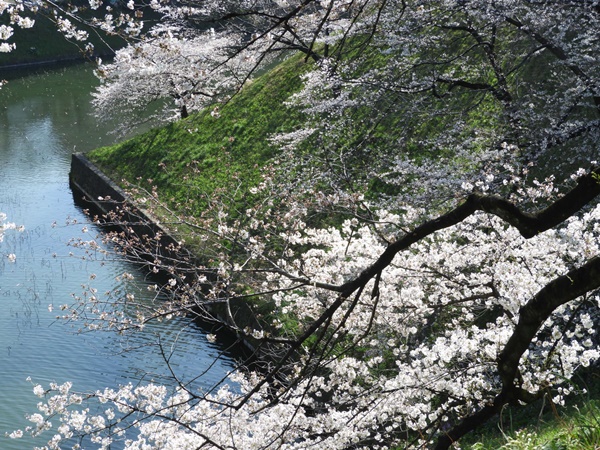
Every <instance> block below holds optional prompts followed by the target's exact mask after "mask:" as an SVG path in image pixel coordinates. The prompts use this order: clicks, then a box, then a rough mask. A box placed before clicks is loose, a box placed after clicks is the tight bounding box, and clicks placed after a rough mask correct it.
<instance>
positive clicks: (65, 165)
mask: <svg viewBox="0 0 600 450" xmlns="http://www.w3.org/2000/svg"><path fill="white" fill-rule="evenodd" d="M96 83H97V81H96V79H95V77H94V76H93V73H92V68H91V67H90V66H86V65H79V66H72V67H68V68H61V69H54V70H50V71H45V72H41V73H36V74H31V73H30V74H19V76H18V77H16V78H14V79H12V80H9V83H8V84H7V85H6V86H4V87H3V88H2V89H1V90H0V212H4V213H5V214H7V215H8V220H9V221H11V222H15V223H17V224H19V225H23V226H24V227H25V231H24V232H22V233H16V232H9V233H8V234H7V235H6V236H5V240H4V242H2V243H0V448H1V449H7V450H17V449H18V450H22V449H26V448H33V446H34V445H39V444H40V442H41V441H40V440H37V441H34V440H32V439H21V440H18V441H15V440H11V439H9V438H6V437H5V436H4V434H5V432H10V431H12V430H14V429H23V428H24V427H26V426H27V425H29V424H30V423H29V422H28V421H27V420H26V415H27V414H31V413H35V412H36V404H37V402H38V401H39V399H38V398H37V397H35V396H34V395H33V393H32V387H33V384H36V383H41V384H42V385H47V384H48V383H49V382H57V383H62V382H64V381H72V382H73V389H74V390H77V391H94V390H96V389H101V388H104V387H107V386H108V387H117V386H118V385H120V384H125V383H128V382H134V383H136V382H140V381H141V382H148V381H150V380H154V381H157V382H163V381H166V380H167V375H168V374H167V367H166V364H165V361H164V359H163V356H162V355H161V352H160V351H159V348H158V346H157V343H158V342H159V341H160V342H161V343H162V345H163V347H165V348H168V349H169V351H172V358H171V365H172V367H173V368H174V369H175V370H176V371H177V372H178V374H180V376H182V377H183V378H191V377H193V376H195V375H198V374H200V373H202V372H204V371H205V370H207V369H208V367H209V366H210V365H211V364H212V363H213V362H214V360H215V358H217V357H218V355H219V354H220V353H221V351H222V349H221V348H219V347H218V346H217V345H215V344H212V343H210V342H208V341H207V340H206V338H205V333H204V332H203V331H202V330H201V329H199V328H198V327H197V326H196V325H194V324H193V323H191V322H189V321H187V320H184V319H181V320H179V319H178V320H177V321H169V322H163V323H160V324H154V325H152V326H148V327H147V328H145V330H144V332H143V333H137V334H135V335H134V336H132V337H129V338H127V339H125V338H123V337H119V336H117V335H115V334H113V333H102V332H93V333H83V334H82V333H77V329H78V327H79V326H80V325H81V324H79V323H77V322H75V323H71V324H69V323H64V322H63V321H57V320H56V315H57V311H58V313H60V311H59V309H60V305H63V304H70V303H71V302H72V299H73V295H80V294H81V293H82V291H83V288H82V285H86V284H88V283H91V284H92V286H93V287H94V288H96V289H97V290H98V292H100V293H102V292H106V291H112V290H114V289H117V288H119V281H117V277H118V276H119V275H121V274H123V273H125V272H128V273H132V274H133V275H134V277H135V280H136V283H135V285H134V286H133V287H128V289H130V290H133V291H135V295H136V298H140V297H143V296H144V295H148V294H144V292H148V291H147V289H146V286H147V284H148V283H150V282H151V281H149V280H147V279H146V278H145V275H144V274H143V273H141V272H140V271H139V270H138V268H137V267H135V266H133V265H131V264H129V263H127V262H126V261H123V260H121V259H119V258H114V257H108V258H101V259H97V260H89V259H84V258H83V257H82V256H83V255H82V253H81V251H79V250H78V249H75V248H72V247H69V246H68V245H67V243H68V241H69V240H70V239H71V238H73V237H85V236H86V235H92V236H93V235H95V234H96V233H97V231H98V230H95V229H94V228H91V229H89V230H88V232H87V233H85V234H84V233H83V231H82V229H83V222H85V220H86V218H85V215H84V214H83V212H82V210H81V209H80V208H79V207H78V206H76V204H75V202H74V199H73V194H72V192H71V190H70V188H69V182H68V172H69V165H70V158H71V154H72V153H73V152H85V151H88V150H91V149H93V148H96V147H99V146H103V145H109V144H111V143H113V142H114V140H115V137H114V136H113V135H112V134H110V129H111V124H99V123H98V121H97V119H96V118H95V117H94V116H93V114H92V109H91V105H90V99H91V94H90V93H91V91H92V89H93V86H94V85H95V84H96ZM117 113H118V112H117ZM115 120H118V117H115ZM74 222H76V223H77V224H75V225H73V223H74ZM11 253H14V254H16V256H17V259H16V262H14V263H11V262H9V261H8V258H7V255H8V254H11ZM92 274H94V275H95V279H94V280H93V281H91V282H90V276H91V275H92ZM175 343H176V345H175ZM231 364H232V362H231V359H228V358H227V357H221V358H220V359H218V361H217V363H216V364H215V365H214V366H212V367H211V369H210V371H209V372H208V373H207V374H205V375H203V377H202V378H201V379H200V380H199V381H198V386H197V387H198V389H202V388H208V387H211V386H212V385H213V384H214V383H217V382H218V381H219V380H220V379H221V378H222V377H223V375H224V374H225V373H226V372H227V370H228V369H229V368H230V367H231ZM29 379H30V380H31V381H29ZM45 437H46V440H47V439H49V438H50V437H51V435H47V436H45Z"/></svg>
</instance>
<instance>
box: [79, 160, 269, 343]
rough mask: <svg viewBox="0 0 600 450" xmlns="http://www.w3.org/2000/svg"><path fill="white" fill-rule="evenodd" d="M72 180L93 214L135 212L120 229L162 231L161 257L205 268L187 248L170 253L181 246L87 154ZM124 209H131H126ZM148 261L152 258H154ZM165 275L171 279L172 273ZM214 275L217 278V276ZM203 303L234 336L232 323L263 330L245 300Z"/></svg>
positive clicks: (189, 268)
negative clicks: (129, 200) (135, 203)
mask: <svg viewBox="0 0 600 450" xmlns="http://www.w3.org/2000/svg"><path fill="white" fill-rule="evenodd" d="M69 181H70V185H71V189H72V190H73V195H74V197H75V200H76V202H77V203H78V204H79V205H80V206H82V207H83V208H85V209H89V210H90V211H91V212H92V214H97V215H98V216H99V217H103V216H107V215H110V214H111V213H117V214H123V211H127V210H131V213H125V216H124V217H123V219H122V220H123V221H122V223H123V225H119V224H116V226H118V227H120V228H121V229H124V228H127V231H128V232H132V233H133V234H135V235H136V236H137V237H141V236H143V235H149V236H155V235H156V233H158V232H160V233H161V238H160V245H158V246H157V247H156V252H157V256H160V257H161V258H169V259H171V260H172V261H178V263H177V268H178V270H182V271H186V272H187V273H188V274H196V275H197V274H198V271H197V268H198V267H200V266H201V264H200V261H199V260H198V258H196V257H195V256H193V255H192V254H191V253H190V252H188V251H187V250H185V249H182V250H181V253H178V254H174V253H173V252H170V251H169V250H168V247H169V245H170V244H173V245H174V246H178V243H177V240H176V239H175V238H174V237H172V236H171V235H170V234H169V233H168V232H167V231H166V230H165V229H164V228H162V227H161V226H160V225H158V224H157V221H156V220H155V219H154V218H153V217H152V216H151V215H150V214H148V213H147V212H146V211H144V210H140V209H138V208H132V207H131V205H130V204H129V203H128V198H127V194H126V193H125V192H124V191H123V189H121V188H120V187H119V186H118V185H117V184H116V183H115V182H114V181H112V180H111V179H110V178H109V177H107V176H106V175H105V174H104V173H103V172H102V171H101V170H100V169H99V168H98V167H97V166H96V165H94V164H93V163H92V162H91V161H90V160H89V159H88V158H87V157H86V156H85V155H83V154H81V153H75V154H73V156H72V159H71V171H70V173H69ZM124 206H127V207H126V208H124ZM100 222H103V221H102V220H101V221H100ZM107 225H110V226H113V225H114V224H111V223H107ZM149 256H150V255H149ZM148 259H151V257H150V258H148ZM182 260H187V262H185V263H182V262H181V261H182ZM202 274H203V275H205V276H208V277H209V278H210V276H211V273H202ZM164 275H167V276H168V274H163V276H164ZM212 276H213V277H214V275H212ZM188 279H189V278H188ZM199 303H204V308H205V309H206V310H207V311H209V312H210V314H211V315H213V317H215V318H217V320H218V321H219V324H221V325H223V326H224V327H228V332H230V333H231V332H234V329H233V327H232V326H231V324H232V322H234V323H235V324H236V325H237V326H238V327H239V328H241V329H244V328H246V327H249V328H252V329H260V328H261V327H260V324H259V323H258V321H257V320H256V318H255V313H254V312H253V311H252V308H251V307H250V306H249V305H248V304H247V303H245V302H244V301H242V300H239V299H232V300H231V301H229V302H228V303H212V304H210V306H209V305H208V304H207V303H206V302H202V300H201V299H199ZM229 317H233V319H234V320H233V321H232V320H231V319H230V318H229ZM238 338H240V339H241V340H242V342H243V343H244V344H245V345H246V347H248V348H250V349H251V350H254V349H255V348H256V344H257V342H251V341H253V340H252V339H247V338H241V337H240V336H238Z"/></svg>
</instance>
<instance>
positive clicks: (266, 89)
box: [88, 57, 308, 207]
mask: <svg viewBox="0 0 600 450" xmlns="http://www.w3.org/2000/svg"><path fill="white" fill-rule="evenodd" d="M307 68H308V65H307V64H306V63H305V62H304V60H303V59H302V58H300V57H297V58H290V59H289V60H287V61H285V62H284V63H282V64H281V65H279V66H277V67H276V68H275V69H274V70H272V71H270V72H269V73H267V74H265V75H263V76H261V77H259V78H258V79H256V80H254V81H253V82H252V83H250V84H248V85H247V86H245V87H244V89H243V91H242V92H241V93H240V94H239V95H236V96H234V98H233V99H232V100H231V101H230V102H228V103H227V104H225V105H221V106H220V111H219V114H220V115H219V117H218V118H216V117H213V116H212V115H211V112H212V111H213V109H211V108H209V109H207V110H205V111H203V112H201V113H199V114H195V115H192V116H190V117H189V118H187V119H185V120H181V121H179V122H176V123H173V124H170V125H168V126H166V127H164V128H158V129H154V130H151V131H149V132H147V133H145V134H143V135H141V136H138V137H135V138H133V139H131V140H129V141H126V142H124V143H121V144H118V145H115V146H112V147H106V148H102V149H98V150H95V151H93V152H91V153H90V154H89V155H88V156H89V157H90V159H91V160H92V161H94V162H95V163H96V164H98V165H99V166H100V167H101V168H102V169H103V170H105V171H106V172H107V173H108V174H109V175H110V176H111V177H113V178H114V179H116V180H119V179H127V180H129V181H132V182H139V183H140V184H141V185H145V187H149V186H150V185H154V186H156V188H157V189H158V191H159V192H160V193H161V194H162V196H163V198H165V199H170V200H171V201H170V203H171V205H176V204H178V203H180V202H182V201H185V200H186V199H187V197H188V196H189V195H190V191H191V190H193V191H194V192H196V193H202V192H205V193H210V192H212V191H214V190H215V189H217V188H219V187H221V186H223V185H225V184H227V183H225V182H226V181H230V180H231V179H232V178H236V179H240V180H244V182H245V183H248V184H249V185H252V184H253V183H255V182H256V180H258V177H259V176H260V167H261V166H263V165H264V164H265V163H266V162H267V161H268V160H269V159H270V158H272V157H273V155H274V148H273V147H272V146H271V145H270V144H269V142H268V139H267V138H268V136H269V135H271V134H272V133H275V132H278V131H285V130H291V129H293V127H294V126H295V125H297V124H298V123H299V122H300V113H299V112H298V111H295V110H293V109H291V108H288V107H286V106H285V105H283V102H285V101H286V100H287V98H288V97H289V96H290V94H291V93H293V92H295V91H297V90H298V89H300V87H301V80H300V75H301V73H303V72H304V71H305V70H306V69H307ZM149 179H150V180H152V181H151V182H148V180H149ZM200 207H201V204H200Z"/></svg>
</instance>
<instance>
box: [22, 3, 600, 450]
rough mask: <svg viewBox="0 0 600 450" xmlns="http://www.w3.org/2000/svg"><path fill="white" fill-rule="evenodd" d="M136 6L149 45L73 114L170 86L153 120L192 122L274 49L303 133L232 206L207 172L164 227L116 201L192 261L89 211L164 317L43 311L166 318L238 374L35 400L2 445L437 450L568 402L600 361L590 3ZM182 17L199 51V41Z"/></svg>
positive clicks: (135, 320)
mask: <svg viewBox="0 0 600 450" xmlns="http://www.w3.org/2000/svg"><path fill="white" fill-rule="evenodd" d="M134 6H135V5H134ZM154 8H155V9H156V10H157V11H161V12H162V13H163V14H164V15H165V21H164V23H163V24H162V25H161V27H162V28H160V29H158V28H157V29H156V30H155V32H154V34H153V33H150V34H149V35H148V36H147V37H145V38H144V39H143V40H142V41H141V43H139V44H136V45H134V46H132V47H130V48H128V49H125V50H123V51H122V52H120V53H119V54H118V56H117V60H116V61H115V62H114V64H112V65H108V66H105V67H104V70H106V80H107V81H106V83H105V84H104V86H103V87H102V88H101V90H100V91H99V92H98V96H97V97H96V101H97V102H106V103H105V104H106V105H111V103H110V102H113V101H116V100H114V99H112V98H113V96H114V98H117V96H127V98H130V99H131V107H132V108H133V107H137V105H138V104H139V103H136V102H138V101H139V99H143V98H144V97H147V96H149V95H153V96H154V97H153V98H156V97H158V96H169V95H171V96H172V92H175V91H174V90H173V89H170V91H169V92H167V91H160V90H159V86H158V85H160V84H170V87H171V88H172V87H173V86H178V87H177V89H180V90H179V91H177V92H179V94H178V95H179V96H180V97H179V98H178V97H175V99H176V100H177V102H178V103H177V105H178V107H180V108H182V107H185V108H186V109H188V108H189V110H193V109H196V108H201V107H204V106H205V105H209V104H211V102H212V101H214V100H215V99H217V100H219V99H222V98H226V96H227V95H231V93H235V92H236V90H238V89H240V88H241V86H242V85H243V83H244V82H245V81H246V80H248V79H249V77H252V76H253V74H254V73H255V72H256V71H257V70H258V69H260V68H261V67H262V65H263V64H266V63H267V62H272V61H273V60H274V58H277V57H284V56H285V55H286V54H288V53H287V52H290V51H292V50H295V51H300V52H301V53H303V54H304V55H305V57H306V58H307V60H310V63H311V64H313V70H311V71H310V72H309V73H308V74H307V75H306V76H305V80H304V81H305V84H304V88H303V90H302V91H301V92H299V93H297V94H295V95H294V96H293V97H292V98H290V100H289V102H290V105H292V107H296V108H303V110H304V111H305V112H306V113H307V116H308V120H307V121H306V123H304V124H301V126H300V127H299V128H298V130H296V131H294V132H293V133H287V134H284V135H277V136H272V137H271V139H272V141H273V142H275V143H276V144H278V145H280V146H281V153H280V156H279V159H278V160H276V161H274V162H273V164H272V165H269V166H266V167H265V168H264V169H263V175H264V177H263V180H262V182H261V183H260V184H258V185H256V186H251V187H249V188H245V189H246V190H245V191H244V199H245V200H246V201H245V202H240V201H238V200H239V197H237V198H236V197H234V196H233V193H234V192H235V191H236V189H239V188H240V183H239V181H238V180H235V179H232V180H230V183H231V186H229V185H226V186H223V188H222V189H221V190H219V191H218V192H215V193H213V196H212V197H211V198H210V199H209V200H210V201H208V202H207V204H208V206H207V207H206V210H205V211H204V212H203V213H202V214H200V215H197V216H195V217H183V214H182V213H180V212H177V211H176V210H175V209H174V208H175V207H176V206H177V205H172V204H169V203H168V201H166V200H165V199H161V197H160V192H156V191H152V190H151V188H147V187H146V188H144V186H139V187H135V188H132V189H131V192H130V193H131V197H132V198H133V199H138V200H140V202H141V203H143V207H144V208H145V209H147V210H149V211H150V213H154V214H161V216H163V217H165V216H166V220H163V222H169V223H177V224H179V225H181V226H183V225H185V226H186V227H187V229H188V230H190V231H189V232H188V234H189V236H190V237H193V238H194V240H195V241H197V242H201V243H203V248H202V251H198V252H196V254H195V255H193V256H191V255H186V253H185V252H184V251H183V249H182V248H181V247H180V243H178V242H175V241H171V242H169V243H168V244H165V241H164V237H163V236H162V235H161V234H160V233H159V234H158V235H154V236H153V235H152V234H149V233H143V234H142V235H141V236H140V235H135V234H129V233H128V230H129V229H131V228H132V227H133V225H132V224H133V223H135V222H136V220H135V219H132V218H135V214H136V210H135V208H133V207H132V208H133V209H129V207H126V206H123V205H119V211H118V213H115V214H110V215H107V216H105V217H96V218H95V219H94V220H96V221H98V222H103V221H107V222H118V221H122V220H124V216H121V214H122V213H126V214H127V216H126V220H127V222H129V223H128V224H127V223H126V224H125V227H124V231H122V232H112V233H111V232H109V233H107V234H106V235H105V237H104V238H105V239H106V240H108V241H110V242H111V243H112V244H113V245H115V244H116V245H117V246H118V247H117V248H120V249H122V250H123V252H124V253H125V254H127V255H129V257H132V258H136V259H138V260H140V261H144V264H145V265H147V267H148V269H149V270H150V271H154V272H163V273H166V274H168V276H167V281H166V282H165V283H164V284H163V285H158V284H157V285H156V286H155V287H153V289H155V290H156V292H157V293H166V294H168V295H169V296H170V301H162V302H161V303H156V304H153V305H151V306H148V305H142V304H136V302H135V299H134V298H133V297H128V296H126V295H125V296H122V297H117V298H115V297H108V298H103V297H101V296H99V295H96V294H95V293H93V291H90V292H91V293H92V294H93V295H83V296H81V298H78V299H76V301H75V302H74V303H73V304H65V305H64V306H63V308H62V309H63V310H64V313H63V314H64V318H65V319H67V320H76V319H80V320H81V321H82V323H86V324H88V326H90V327H91V328H94V329H98V328H108V329H113V330H116V331H119V332H122V333H129V332H137V330H139V329H141V328H143V326H144V324H146V323H147V322H148V321H152V320H164V319H165V318H168V317H170V316H173V315H183V314H190V315H194V316H197V317H199V318H201V319H203V320H206V321H209V322H211V323H213V324H221V325H223V326H224V327H225V328H227V329H228V330H230V331H231V332H233V333H235V334H236V335H237V336H238V337H239V338H240V339H243V340H245V341H246V342H247V343H248V344H249V345H251V347H252V349H253V352H252V356H251V357H250V358H249V359H248V360H245V361H241V362H240V365H239V367H238V368H237V369H236V370H235V371H233V372H232V373H231V374H230V376H229V377H228V379H227V380H224V382H223V383H222V384H220V385H219V386H215V388H214V389H212V390H208V391H203V392H200V391H198V390H196V389H194V388H193V387H192V384H190V382H191V380H185V379H182V378H180V377H178V374H177V373H173V376H174V379H175V380H176V385H177V387H176V388H175V389H170V388H167V387H166V386H161V385H156V384H147V385H135V386H134V385H127V386H123V387H121V388H120V389H112V390H111V389H106V390H103V391H98V392H95V393H77V392H74V391H73V386H71V385H70V383H66V384H63V385H52V386H50V387H43V386H39V385H36V386H35V387H34V393H35V394H36V395H39V396H40V397H41V398H43V400H42V401H41V403H40V406H39V409H40V411H39V413H36V414H33V415H31V416H30V420H31V422H32V424H33V425H32V426H31V427H30V428H29V429H28V430H27V431H29V432H32V433H34V434H37V433H40V432H44V431H45V430H47V429H49V428H52V423H54V425H55V427H56V423H58V424H59V425H58V427H56V428H55V432H54V436H53V437H52V438H51V440H50V442H49V443H48V447H49V448H59V447H60V446H61V445H64V443H65V442H73V441H72V440H73V439H75V438H78V437H82V436H88V437H90V438H91V439H92V441H93V442H94V443H96V444H97V445H98V447H101V448H108V447H109V446H110V445H111V444H112V443H114V442H117V441H123V443H124V444H123V445H124V446H125V448H128V449H141V448H164V449H170V448H173V449H182V448H219V449H223V448H238V449H250V448H261V449H262V448H265V449H266V448H281V449H296V448H297V449H301V448H302V449H305V448H311V447H316V446H319V447H322V448H327V449H349V448H439V449H445V448H449V447H451V446H452V445H453V444H454V443H455V442H457V441H458V440H459V439H460V438H461V437H463V436H464V435H465V434H467V433H469V432H471V431H473V430H475V429H477V427H479V426H480V425H481V424H483V423H485V422H486V421H487V420H489V419H490V418H492V417H494V416H496V415H498V414H500V413H501V411H502V410H503V408H505V407H507V406H518V405H521V404H528V403H532V402H535V401H537V400H540V399H542V398H545V399H547V400H548V401H552V402H554V403H561V402H563V401H564V398H565V396H567V395H568V394H570V393H572V391H573V390H574V389H576V388H575V387H574V385H573V384H572V383H569V380H570V379H571V378H572V377H573V375H574V374H575V373H576V372H577V371H578V370H582V369H583V368H587V367H590V366H593V365H595V364H597V361H598V359H599V357H600V353H599V352H598V349H597V343H598V338H599V336H598V326H597V324H598V320H599V319H600V301H599V297H598V288H599V287H600V273H599V270H600V259H599V250H600V249H599V248H598V243H599V242H600V239H599V238H600V236H599V234H600V225H599V221H598V219H599V217H600V209H599V206H598V202H597V198H598V194H600V169H599V166H598V162H597V158H598V148H597V142H598V138H599V136H598V126H599V125H600V122H599V120H598V118H599V110H598V108H599V107H600V100H599V99H600V97H599V95H600V86H599V83H600V76H599V75H600V74H599V73H598V71H599V70H600V69H599V67H598V64H597V56H598V50H597V45H596V44H597V35H598V31H600V23H599V19H600V17H599V14H598V7H597V5H596V4H595V3H593V2H589V3H588V2H569V1H561V2H553V1H547V2H538V3H535V2H525V1H520V0H501V1H496V2H488V1H483V0H474V1H466V2H465V1H451V0H448V1H443V0H442V1H435V2H434V1H415V2H413V1H396V0H345V1H344V0H340V1H335V0H329V1H317V0H301V1H294V0H289V1H231V2H230V1H220V2H202V3H199V4H195V3H194V2H186V3H185V4H176V5H173V4H171V3H169V4H160V3H156V4H154ZM207 23H209V24H213V25H214V32H213V31H211V32H206V31H199V29H201V28H202V27H201V24H202V25H204V24H207ZM165 24H167V25H168V26H165ZM203 29H204V28H203ZM161 49H162V50H161ZM163 50H164V51H163ZM204 58H206V59H204ZM167 66H169V67H170V68H173V69H177V70H174V71H173V72H174V73H168V70H167V69H166V67H167ZM100 70H103V69H102V67H101V69H100ZM129 70H130V72H128V71H129ZM203 71H206V72H203ZM127 73H130V74H131V75H132V84H130V85H127V84H126V83H125V81H126V78H127V76H126V74H127ZM146 75H148V76H146ZM188 75H189V77H188ZM153 77H155V78H156V79H157V81H158V80H162V81H159V82H158V83H157V84H151V83H150V80H149V78H153ZM111 89H114V91H111ZM138 89H139V92H141V93H142V94H141V95H140V96H139V97H138V94H136V93H134V92H138ZM144 89H148V90H147V91H145V92H146V93H145V94H144V93H143V92H144V91H143V90H144ZM221 96H223V97H221ZM136 99H137V100H136ZM98 104H99V105H100V103H98ZM113 104H116V103H113ZM308 150H310V151H308ZM571 174H572V175H571ZM241 185H243V184H241ZM138 206H139V205H138ZM171 211H173V213H172V216H171ZM73 245H78V246H83V247H89V248H90V249H91V250H94V249H97V248H98V243H97V242H95V241H91V242H90V241H84V240H74V241H73ZM161 246H162V247H165V248H166V249H165V251H164V252H162V253H157V251H156V249H157V248H158V247H161ZM91 253H93V252H91ZM215 333H216V332H215ZM211 338H212V335H211ZM216 338H218V336H217V337H216ZM93 400H96V401H97V402H98V403H94V401H93ZM131 430H135V432H134V433H133V434H127V433H128V432H130V431H131ZM22 434H23V432H15V433H13V436H12V437H15V438H17V437H20V436H21V435H22Z"/></svg>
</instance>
